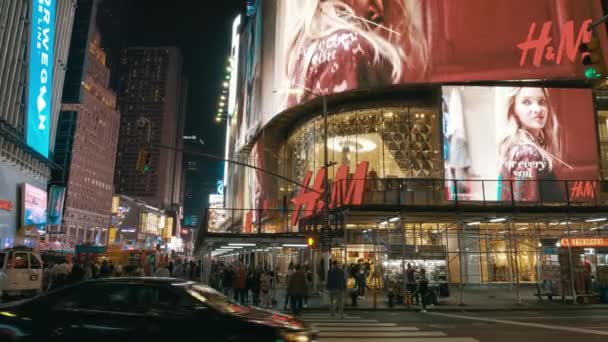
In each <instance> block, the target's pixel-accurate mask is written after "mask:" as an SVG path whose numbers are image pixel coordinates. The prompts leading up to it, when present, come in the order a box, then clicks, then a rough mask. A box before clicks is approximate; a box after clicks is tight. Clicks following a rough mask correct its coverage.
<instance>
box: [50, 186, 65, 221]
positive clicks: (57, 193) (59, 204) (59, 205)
mask: <svg viewBox="0 0 608 342" xmlns="http://www.w3.org/2000/svg"><path fill="white" fill-rule="evenodd" d="M65 190H66V189H65V187H64V186H58V185H51V188H50V189H49V207H48V218H49V222H48V224H49V225H52V226H58V225H60V224H61V219H62V217H63V205H64V203H65Z"/></svg>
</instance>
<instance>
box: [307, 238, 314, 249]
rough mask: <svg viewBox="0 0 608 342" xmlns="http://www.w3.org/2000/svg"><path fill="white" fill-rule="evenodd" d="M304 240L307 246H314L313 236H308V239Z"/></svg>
mask: <svg viewBox="0 0 608 342" xmlns="http://www.w3.org/2000/svg"><path fill="white" fill-rule="evenodd" d="M306 242H307V243H308V247H310V248H313V247H314V246H315V238H313V237H312V236H311V237H308V239H306Z"/></svg>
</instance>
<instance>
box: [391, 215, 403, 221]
mask: <svg viewBox="0 0 608 342" xmlns="http://www.w3.org/2000/svg"><path fill="white" fill-rule="evenodd" d="M399 220H401V217H399V216H395V217H393V218H391V219H390V220H389V221H390V222H397V221H399Z"/></svg>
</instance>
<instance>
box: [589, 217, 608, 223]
mask: <svg viewBox="0 0 608 342" xmlns="http://www.w3.org/2000/svg"><path fill="white" fill-rule="evenodd" d="M606 220H608V218H606V217H598V218H593V219H588V220H585V222H603V221H606Z"/></svg>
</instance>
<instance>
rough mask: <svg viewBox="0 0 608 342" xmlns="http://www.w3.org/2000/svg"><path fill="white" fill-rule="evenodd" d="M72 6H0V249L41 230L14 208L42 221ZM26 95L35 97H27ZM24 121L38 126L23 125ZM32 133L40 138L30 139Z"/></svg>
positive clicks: (19, 0) (25, 2)
mask: <svg viewBox="0 0 608 342" xmlns="http://www.w3.org/2000/svg"><path fill="white" fill-rule="evenodd" d="M76 3H77V1H76V0H53V1H50V2H45V3H44V4H38V1H34V0H11V1H0V204H2V205H1V207H2V209H0V213H1V214H2V215H0V248H2V247H8V246H10V245H12V244H14V238H15V236H16V235H17V236H18V237H19V241H18V242H17V243H25V244H28V245H33V244H34V243H35V242H36V240H37V239H38V236H39V234H38V232H37V229H39V230H43V229H44V228H45V222H44V220H34V221H32V220H28V219H27V217H26V215H22V214H21V210H17V208H20V207H21V206H24V207H26V208H25V209H26V210H33V211H36V212H38V213H39V214H40V215H37V216H38V217H39V218H42V217H45V216H46V190H47V182H48V181H49V178H50V176H51V169H52V168H53V167H54V166H53V163H52V161H51V160H50V159H49V153H50V152H51V153H52V150H53V145H52V141H53V139H52V137H53V135H54V131H55V126H56V125H55V123H56V121H57V113H58V111H59V107H60V99H61V93H62V88H63V78H64V74H65V70H66V63H67V62H66V60H67V55H68V49H69V44H70V32H71V30H72V20H73V16H74V10H75V8H76ZM34 19H41V20H40V21H38V20H34ZM38 33H40V34H38ZM34 69H35V70H34ZM28 72H29V78H28ZM42 76H43V77H42ZM40 80H43V81H44V82H41V81H40ZM33 81H36V82H37V83H38V84H37V86H34V84H33ZM40 83H44V84H40ZM30 91H36V92H37V93H38V96H35V97H32V96H28V92H30ZM35 110H39V111H40V112H39V113H35V114H34V111H35ZM41 118H42V119H41ZM29 119H33V120H36V119H38V120H41V122H39V123H38V124H37V125H28V120H29ZM49 123H50V124H49ZM30 133H31V134H32V135H30ZM38 133H41V135H40V139H33V138H32V137H31V136H35V135H36V134H38ZM25 183H27V184H29V185H31V186H33V187H34V188H37V190H36V195H37V196H34V197H32V194H30V193H26V192H25V191H24V190H22V189H24V184H25ZM28 189H32V187H28ZM26 195H30V196H26ZM34 198H35V200H33V199H34ZM28 199H29V200H30V201H29V202H28ZM26 202H27V203H26ZM26 204H27V205H26ZM33 211H30V212H29V213H30V217H33V216H32V215H31V214H32V213H33ZM36 228H37V229H36Z"/></svg>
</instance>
